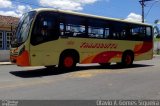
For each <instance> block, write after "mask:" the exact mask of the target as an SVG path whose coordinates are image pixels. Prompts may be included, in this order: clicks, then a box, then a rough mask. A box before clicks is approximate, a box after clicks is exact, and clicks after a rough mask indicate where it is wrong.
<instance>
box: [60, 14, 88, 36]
mask: <svg viewBox="0 0 160 106" xmlns="http://www.w3.org/2000/svg"><path fill="white" fill-rule="evenodd" d="M60 32H61V36H66V37H87V34H86V25H85V18H83V17H80V16H74V15H66V14H61V21H60Z"/></svg>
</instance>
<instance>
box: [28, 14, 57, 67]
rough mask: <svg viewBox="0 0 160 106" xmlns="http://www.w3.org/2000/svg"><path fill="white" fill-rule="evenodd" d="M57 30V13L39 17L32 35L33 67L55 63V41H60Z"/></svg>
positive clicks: (31, 53)
mask: <svg viewBox="0 0 160 106" xmlns="http://www.w3.org/2000/svg"><path fill="white" fill-rule="evenodd" d="M57 28H58V27H57V20H56V14H55V13H50V12H42V13H40V14H39V15H38V16H37V18H36V20H35V23H34V26H33V30H32V34H31V46H30V58H31V65H51V63H53V60H54V59H53V58H54V57H53V55H54V51H55V50H54V46H55V43H54V41H55V40H57V39H58V33H57V32H58V29H57ZM51 58H52V59H51Z"/></svg>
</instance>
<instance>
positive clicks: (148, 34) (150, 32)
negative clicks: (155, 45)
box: [146, 27, 152, 40]
mask: <svg viewBox="0 0 160 106" xmlns="http://www.w3.org/2000/svg"><path fill="white" fill-rule="evenodd" d="M151 39H152V29H151V27H146V40H151Z"/></svg>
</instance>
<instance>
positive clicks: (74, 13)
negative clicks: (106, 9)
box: [34, 8, 152, 26]
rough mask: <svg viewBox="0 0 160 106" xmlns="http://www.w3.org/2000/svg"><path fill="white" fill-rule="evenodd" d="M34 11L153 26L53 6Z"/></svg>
mask: <svg viewBox="0 0 160 106" xmlns="http://www.w3.org/2000/svg"><path fill="white" fill-rule="evenodd" d="M34 11H37V12H41V11H53V12H59V13H66V14H71V15H77V16H84V17H90V18H97V19H103V20H110V21H117V22H124V23H130V24H139V25H147V26H152V25H151V24H147V23H141V22H133V21H128V20H123V19H118V18H110V17H104V16H97V15H91V14H86V13H79V12H74V11H69V10H59V9H53V8H38V9H34Z"/></svg>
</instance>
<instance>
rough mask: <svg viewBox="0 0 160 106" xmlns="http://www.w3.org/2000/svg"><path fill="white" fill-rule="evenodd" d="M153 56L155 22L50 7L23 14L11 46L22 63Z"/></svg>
mask: <svg viewBox="0 0 160 106" xmlns="http://www.w3.org/2000/svg"><path fill="white" fill-rule="evenodd" d="M152 58H153V28H152V25H149V24H144V23H140V22H139V23H138V22H129V21H126V20H122V19H115V18H108V17H103V16H96V15H90V14H84V13H78V12H72V11H65V10H57V9H49V8H39V9H35V10H32V11H30V12H27V13H25V14H24V15H23V16H22V17H21V19H20V21H19V24H18V27H17V30H16V34H15V37H14V39H13V40H12V42H11V49H10V60H11V62H12V63H15V64H17V65H18V66H45V67H47V68H50V67H54V66H55V65H58V67H59V68H63V69H68V70H70V69H73V68H75V67H76V65H77V63H79V64H90V63H99V64H100V65H103V66H107V65H110V64H111V63H118V64H122V65H123V66H125V67H128V66H131V65H132V64H133V61H140V60H150V59H152Z"/></svg>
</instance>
